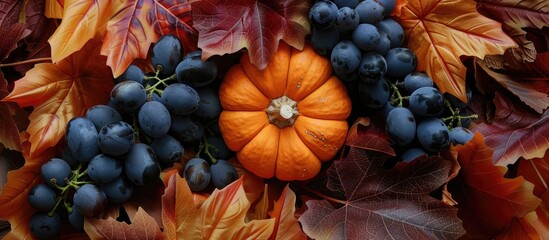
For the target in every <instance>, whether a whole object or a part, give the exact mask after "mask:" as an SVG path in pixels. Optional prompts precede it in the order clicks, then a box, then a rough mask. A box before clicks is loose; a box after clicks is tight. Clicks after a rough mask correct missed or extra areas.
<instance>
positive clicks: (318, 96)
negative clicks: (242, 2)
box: [219, 43, 351, 180]
mask: <svg viewBox="0 0 549 240" xmlns="http://www.w3.org/2000/svg"><path fill="white" fill-rule="evenodd" d="M219 98H220V101H221V106H222V107H223V109H224V110H223V111H222V112H221V115H220V117H219V128H220V129H221V132H222V134H223V138H224V139H225V142H226V144H227V146H228V147H229V148H230V149H231V150H233V151H236V152H237V158H238V160H239V161H240V162H241V163H242V165H243V166H244V167H245V168H246V169H248V170H249V171H251V172H253V173H254V174H256V175H258V176H260V177H263V178H271V177H273V176H276V177H277V178H278V179H281V180H306V179H310V178H312V177H314V176H315V175H316V174H317V173H318V172H319V171H320V167H321V165H322V162H323V161H328V160H330V159H332V158H333V157H334V156H335V154H336V153H337V151H338V150H339V148H340V147H341V145H342V144H343V142H344V141H345V136H346V134H347V129H348V125H347V121H346V118H347V117H348V116H349V114H350V112H351V100H350V99H349V96H348V95H347V91H346V89H345V86H344V85H343V84H342V83H341V82H340V81H339V79H337V78H336V77H335V76H332V68H331V65H330V62H329V61H328V60H327V59H325V58H324V57H321V56H319V55H317V54H316V53H315V52H314V50H313V49H312V48H311V46H309V45H306V46H305V47H304V49H303V50H302V51H299V50H296V49H293V48H291V47H289V46H288V45H287V44H285V43H281V44H280V45H279V47H278V50H277V52H275V54H274V55H273V57H272V58H271V60H270V61H269V64H268V65H267V67H266V68H265V69H264V70H259V69H258V68H256V67H255V66H254V65H252V64H251V62H250V60H249V56H248V55H247V54H245V55H244V56H242V58H241V59H240V64H237V65H235V66H233V67H232V68H231V69H230V70H229V71H228V73H227V74H226V75H225V79H224V80H223V82H222V84H221V86H220V89H219Z"/></svg>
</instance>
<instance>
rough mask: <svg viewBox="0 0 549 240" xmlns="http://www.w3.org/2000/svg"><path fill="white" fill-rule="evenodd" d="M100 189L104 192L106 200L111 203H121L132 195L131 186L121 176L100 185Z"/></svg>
mask: <svg viewBox="0 0 549 240" xmlns="http://www.w3.org/2000/svg"><path fill="white" fill-rule="evenodd" d="M101 189H102V190H103V192H105V195H106V196H107V199H108V200H109V201H110V202H113V203H123V202H125V201H127V200H128V199H130V197H131V196H132V194H133V186H132V184H131V183H130V182H129V181H128V180H127V179H126V178H125V177H123V176H120V177H118V178H117V179H115V180H114V181H112V182H108V183H102V184H101Z"/></svg>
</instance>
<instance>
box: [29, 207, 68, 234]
mask: <svg viewBox="0 0 549 240" xmlns="http://www.w3.org/2000/svg"><path fill="white" fill-rule="evenodd" d="M29 227H30V231H31V233H32V235H33V236H35V237H36V238H38V239H53V238H54V237H55V236H56V235H57V233H58V232H59V229H60V228H61V217H59V214H58V213H53V215H52V216H48V214H47V213H42V212H38V213H35V214H34V215H32V217H31V220H30V223H29Z"/></svg>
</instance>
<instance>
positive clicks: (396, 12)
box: [391, 0, 408, 17]
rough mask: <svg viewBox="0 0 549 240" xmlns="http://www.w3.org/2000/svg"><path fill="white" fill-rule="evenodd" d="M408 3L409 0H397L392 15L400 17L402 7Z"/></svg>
mask: <svg viewBox="0 0 549 240" xmlns="http://www.w3.org/2000/svg"><path fill="white" fill-rule="evenodd" d="M406 4H408V0H396V1H395V8H394V9H393V12H391V16H394V17H400V14H402V7H404V6H406Z"/></svg>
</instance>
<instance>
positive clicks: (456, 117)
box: [441, 99, 478, 130]
mask: <svg viewBox="0 0 549 240" xmlns="http://www.w3.org/2000/svg"><path fill="white" fill-rule="evenodd" d="M444 104H445V105H446V107H447V108H448V110H449V111H450V113H451V116H448V117H445V118H442V119H441V120H442V121H443V122H445V123H448V124H446V125H447V126H448V130H452V128H454V126H457V127H461V120H462V119H477V118H478V115H477V114H471V115H466V116H463V115H461V114H460V110H459V108H455V109H454V108H452V104H451V103H450V102H449V101H448V100H446V99H445V100H444Z"/></svg>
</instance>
